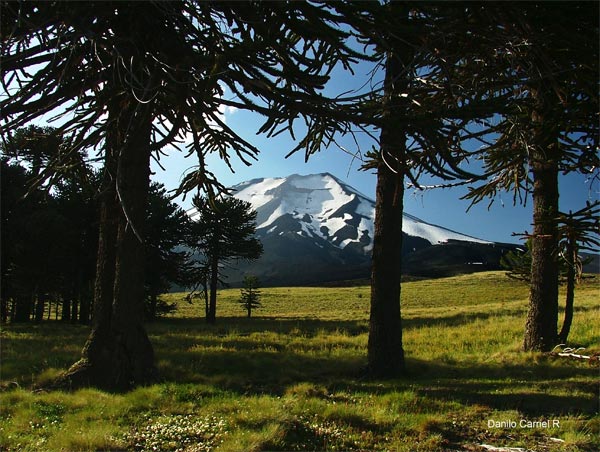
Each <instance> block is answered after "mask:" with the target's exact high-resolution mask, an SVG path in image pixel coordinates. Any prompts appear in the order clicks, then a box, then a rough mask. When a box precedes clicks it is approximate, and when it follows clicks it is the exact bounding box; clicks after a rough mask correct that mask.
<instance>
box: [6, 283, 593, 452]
mask: <svg viewBox="0 0 600 452" xmlns="http://www.w3.org/2000/svg"><path fill="white" fill-rule="evenodd" d="M599 295H600V290H599V281H598V279H594V280H589V281H587V282H586V283H585V285H583V286H581V287H579V289H578V292H577V294H576V300H575V307H576V312H575V319H574V324H573V329H572V333H571V337H570V339H571V341H572V343H573V344H577V345H582V346H585V347H587V349H586V351H585V353H587V354H593V353H598V352H600V310H599V308H598V299H599V298H598V297H599ZM402 296H403V318H404V343H405V352H406V356H407V366H408V373H407V375H406V376H405V377H403V378H400V379H397V380H393V381H383V380H382V381H378V380H368V379H365V378H364V377H363V373H362V370H363V368H364V366H365V364H366V346H367V331H368V311H369V289H368V288H367V287H352V288H273V289H263V296H262V303H263V308H262V309H259V310H257V311H256V312H255V315H256V317H255V318H251V319H247V318H245V312H244V310H243V309H242V308H241V307H240V306H239V305H238V304H237V299H238V298H239V290H224V291H222V292H221V293H220V295H219V301H218V307H217V325H215V326H209V325H206V324H205V323H204V321H203V319H200V318H198V317H199V315H201V314H202V313H203V309H204V308H203V306H200V305H199V304H195V305H189V304H187V303H185V302H182V303H180V309H179V310H178V311H177V313H176V314H175V315H172V316H170V317H168V318H166V319H164V320H161V321H158V322H155V323H152V324H150V325H148V329H149V332H150V336H151V340H152V341H153V343H154V345H155V351H156V359H157V363H158V366H159V368H160V372H161V375H162V378H163V379H164V381H163V382H161V383H160V384H157V385H154V386H150V387H145V388H140V389H137V390H135V391H132V392H130V393H127V394H110V393H105V392H102V391H98V390H94V389H87V390H80V391H76V392H73V393H63V392H53V391H50V392H44V391H42V392H37V391H32V388H33V386H34V385H36V384H40V383H44V382H46V381H49V380H50V379H51V378H52V377H54V376H56V375H57V374H58V373H59V372H60V371H61V369H64V368H65V367H66V366H68V365H69V364H70V363H72V362H74V360H76V359H77V356H78V353H79V351H80V349H81V347H82V345H83V343H84V341H85V338H86V334H87V329H86V328H84V327H80V326H75V325H61V324H59V323H56V322H49V323H46V324H41V325H36V326H34V325H28V326H17V325H9V326H4V327H3V330H2V343H1V344H2V368H1V371H2V372H1V376H0V380H1V385H2V391H1V392H0V450H3V451H4V450H6V451H8V450H24V451H39V450H46V451H74V450H78V451H88V450H89V451H99V450H137V451H152V450H161V451H175V450H185V451H188V452H192V451H208V450H215V451H223V452H225V451H290V450H311V451H312V450H319V451H320V450H331V451H333V450H337V451H353V450H354V451H358V450H361V451H365V450H377V451H383V450H389V451H447V450H450V451H458V450H461V451H466V450H469V451H477V450H485V449H483V448H481V446H480V445H482V444H487V445H495V446H501V445H509V446H515V447H524V448H529V449H531V450H535V451H596V450H597V445H598V444H600V416H599V414H598V412H599V405H598V403H599V402H598V400H599V399H598V376H599V369H598V366H597V362H596V363H595V364H591V363H589V362H579V361H575V360H572V359H568V358H558V357H554V356H549V355H546V354H534V353H522V352H520V351H519V349H520V345H521V340H522V334H523V325H524V320H525V312H526V308H527V288H526V287H525V286H523V285H520V284H518V283H515V282H513V281H510V280H508V279H506V278H505V277H504V276H503V274H502V273H480V274H474V275H467V276H459V277H453V278H447V279H438V280H424V281H417V282H408V283H405V284H403V294H402ZM168 297H169V298H170V299H171V300H176V299H177V298H181V295H177V294H170V295H168Z"/></svg>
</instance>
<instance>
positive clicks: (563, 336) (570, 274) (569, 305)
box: [558, 238, 577, 344]
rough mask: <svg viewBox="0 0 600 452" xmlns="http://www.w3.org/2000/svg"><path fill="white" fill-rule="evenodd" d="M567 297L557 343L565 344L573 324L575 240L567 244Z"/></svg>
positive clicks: (575, 265) (575, 262)
mask: <svg viewBox="0 0 600 452" xmlns="http://www.w3.org/2000/svg"><path fill="white" fill-rule="evenodd" d="M566 255H567V259H568V262H567V265H568V267H567V288H566V290H567V295H566V300H565V317H564V319H563V324H562V328H561V329H560V333H559V334H558V340H559V342H561V343H563V344H566V343H567V339H568V337H569V332H570V331H571V324H572V323H573V304H574V302H575V280H576V278H577V247H576V244H575V240H574V239H571V238H569V239H568V242H567V249H566Z"/></svg>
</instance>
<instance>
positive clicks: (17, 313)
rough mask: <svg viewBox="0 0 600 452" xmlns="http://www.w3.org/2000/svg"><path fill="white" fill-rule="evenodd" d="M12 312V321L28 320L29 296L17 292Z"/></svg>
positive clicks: (29, 315)
mask: <svg viewBox="0 0 600 452" xmlns="http://www.w3.org/2000/svg"><path fill="white" fill-rule="evenodd" d="M13 308H14V314H13V316H12V321H13V322H15V323H21V322H29V320H30V317H31V297H30V296H28V295H23V294H18V295H17V296H16V297H15V301H14V306H13Z"/></svg>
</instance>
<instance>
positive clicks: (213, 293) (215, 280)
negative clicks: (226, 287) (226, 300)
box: [206, 257, 219, 325]
mask: <svg viewBox="0 0 600 452" xmlns="http://www.w3.org/2000/svg"><path fill="white" fill-rule="evenodd" d="M218 285H219V260H218V259H217V258H215V257H213V258H211V263H210V282H209V292H210V295H209V296H210V298H209V305H208V312H207V315H206V321H207V322H208V323H210V324H211V325H214V324H215V323H216V321H217V287H218Z"/></svg>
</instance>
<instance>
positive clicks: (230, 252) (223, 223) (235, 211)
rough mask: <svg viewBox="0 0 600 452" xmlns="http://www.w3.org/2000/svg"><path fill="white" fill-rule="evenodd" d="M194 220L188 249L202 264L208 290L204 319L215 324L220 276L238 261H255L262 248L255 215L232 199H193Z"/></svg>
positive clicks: (241, 201) (198, 197)
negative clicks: (197, 254)
mask: <svg viewBox="0 0 600 452" xmlns="http://www.w3.org/2000/svg"><path fill="white" fill-rule="evenodd" d="M193 203H194V207H195V209H196V211H197V216H195V218H194V222H193V224H192V225H191V234H190V241H189V244H190V246H191V247H192V248H193V249H194V250H195V251H196V252H197V253H199V254H200V255H201V256H202V257H203V259H204V261H205V265H204V266H203V267H205V268H206V272H202V274H203V275H204V276H206V278H207V281H208V284H207V285H208V289H209V304H208V310H207V315H206V321H207V322H208V323H215V321H216V313H217V287H218V284H219V279H220V275H221V272H222V270H223V269H224V268H226V267H227V266H229V265H231V264H232V262H234V261H236V260H240V259H244V260H253V259H258V258H259V257H260V256H261V254H262V252H263V248H262V244H261V243H260V241H259V240H258V239H257V238H256V237H255V236H254V235H255V233H256V211H255V210H252V206H251V205H250V203H248V202H246V201H243V200H241V199H237V198H234V197H233V196H226V197H221V198H217V199H213V200H209V199H208V198H206V197H202V196H198V195H197V196H195V197H194V200H193Z"/></svg>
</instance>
